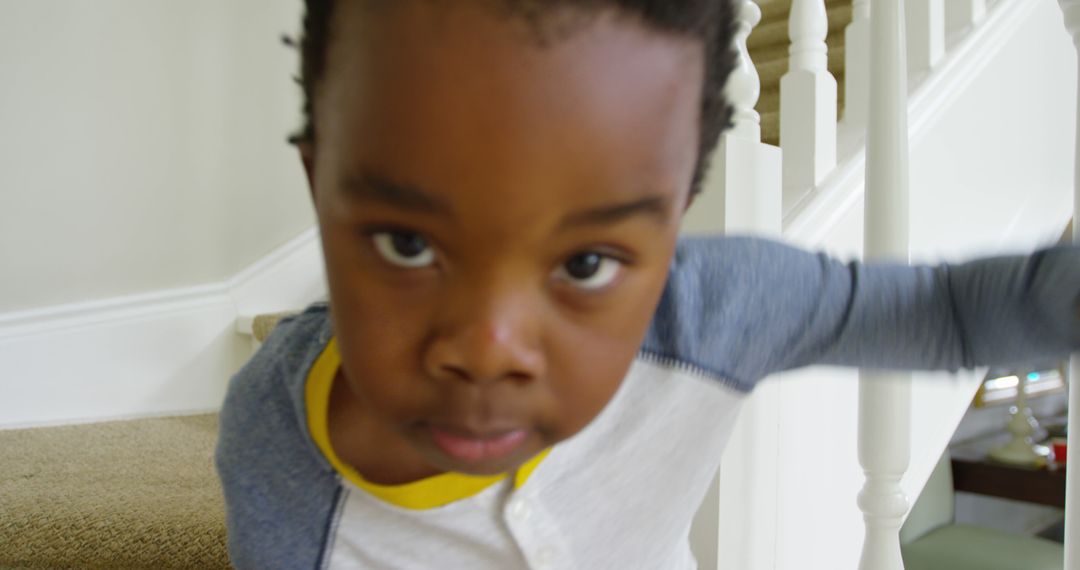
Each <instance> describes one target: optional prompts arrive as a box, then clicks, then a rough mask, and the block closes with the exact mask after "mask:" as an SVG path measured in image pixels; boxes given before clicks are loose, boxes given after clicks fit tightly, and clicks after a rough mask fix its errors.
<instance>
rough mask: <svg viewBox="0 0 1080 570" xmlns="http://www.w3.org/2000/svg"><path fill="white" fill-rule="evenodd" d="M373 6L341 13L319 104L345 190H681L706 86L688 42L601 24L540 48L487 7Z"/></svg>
mask: <svg viewBox="0 0 1080 570" xmlns="http://www.w3.org/2000/svg"><path fill="white" fill-rule="evenodd" d="M370 4H371V3H368V2H347V3H342V4H341V5H340V6H339V10H340V12H339V13H337V14H335V18H334V23H333V26H332V33H331V40H330V43H329V46H328V54H327V55H328V66H327V69H326V74H325V76H324V78H323V84H322V86H321V91H320V96H319V98H318V100H317V102H316V130H317V132H318V141H319V142H318V145H319V149H318V153H319V154H320V155H327V156H320V162H326V163H328V164H326V166H329V167H330V168H329V169H330V170H334V171H337V172H338V173H339V175H340V176H353V177H355V176H357V175H363V174H364V172H357V171H356V170H357V169H358V168H364V169H374V170H376V171H377V172H379V173H380V174H388V175H390V176H391V177H395V175H398V174H401V173H406V174H405V177H406V178H407V180H405V181H406V182H408V183H410V184H415V185H418V186H422V187H429V186H431V185H435V186H439V185H443V184H445V183H446V182H445V181H447V180H452V181H454V182H455V183H461V184H465V183H472V184H473V185H474V186H487V185H492V184H495V185H502V186H505V185H506V184H507V181H509V180H513V181H515V183H516V184H522V185H530V184H532V183H536V185H537V186H542V187H547V188H550V187H551V186H552V185H553V184H560V183H562V182H566V184H562V185H563V186H567V185H569V186H586V185H587V186H592V187H608V188H625V189H626V190H627V191H631V189H632V188H634V191H636V189H637V188H640V187H643V186H649V187H652V188H653V189H654V190H667V191H669V192H674V191H678V190H682V189H684V188H685V189H688V188H689V184H690V180H691V178H692V175H693V167H694V164H695V161H696V151H697V142H698V119H699V112H700V111H699V110H700V96H701V95H700V94H701V84H702V83H701V82H702V80H703V77H702V75H703V69H702V58H703V55H702V53H701V46H700V45H698V44H696V43H695V42H694V41H692V40H689V39H680V38H675V37H672V36H670V35H665V34H662V33H659V32H654V31H652V30H649V29H647V28H645V27H644V26H643V25H642V24H640V23H638V22H637V21H634V20H631V19H629V18H626V17H620V16H619V15H618V14H615V13H607V12H597V13H595V14H592V15H589V16H587V17H586V16H582V20H580V21H579V22H578V23H577V25H575V26H573V27H572V28H571V27H566V28H564V31H565V33H562V34H559V35H558V36H555V37H554V40H553V41H549V42H537V41H536V38H535V36H533V35H530V34H531V32H530V31H529V26H530V24H529V23H528V22H526V21H523V20H521V19H518V18H512V17H507V16H506V14H503V13H499V12H498V11H494V10H492V9H491V8H490V7H489V3H486V2H460V3H458V2H445V3H444V2H429V1H422V0H404V1H401V2H393V3H379V4H381V7H379V8H370V7H369V6H370ZM324 159H325V160H324ZM322 170H327V168H325V167H324V168H322ZM559 177H561V178H563V179H564V180H555V179H556V178H559ZM570 179H573V182H570Z"/></svg>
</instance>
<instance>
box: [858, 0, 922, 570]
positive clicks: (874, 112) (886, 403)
mask: <svg viewBox="0 0 1080 570" xmlns="http://www.w3.org/2000/svg"><path fill="white" fill-rule="evenodd" d="M870 38H871V39H870V41H871V46H870V116H869V124H868V127H867V147H866V208H865V218H864V219H865V228H866V229H865V237H864V239H865V252H864V253H865V255H864V256H865V257H866V258H867V259H876V258H889V259H892V260H896V261H907V260H908V244H909V240H908V230H909V227H908V123H907V109H908V106H907V62H906V57H907V53H906V47H905V41H904V40H905V35H904V3H903V0H873V5H872V7H871V9H870ZM910 455H911V382H910V375H909V374H899V373H885V372H881V371H869V370H864V371H862V372H861V378H860V383H859V462H860V463H861V464H862V466H863V470H864V471H865V472H866V484H865V485H864V487H863V489H862V492H861V493H859V508H861V509H862V511H863V518H864V520H865V521H866V539H865V542H864V543H863V551H862V557H861V559H860V562H859V568H860V570H902V569H903V567H904V563H903V560H902V559H901V556H900V535H899V533H900V526H901V524H902V523H903V519H904V516H905V515H906V514H907V511H908V500H907V497H906V496H905V495H904V492H903V491H902V490H901V488H900V480H901V478H902V477H903V475H904V472H905V471H906V470H907V468H908V462H909V460H910Z"/></svg>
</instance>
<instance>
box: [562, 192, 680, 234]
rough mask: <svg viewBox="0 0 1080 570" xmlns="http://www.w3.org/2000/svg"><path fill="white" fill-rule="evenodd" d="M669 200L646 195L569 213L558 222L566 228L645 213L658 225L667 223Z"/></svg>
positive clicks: (599, 223) (602, 223)
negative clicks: (628, 200) (620, 202)
mask: <svg viewBox="0 0 1080 570" xmlns="http://www.w3.org/2000/svg"><path fill="white" fill-rule="evenodd" d="M670 205H671V200H670V199H669V198H668V197H666V196H646V197H644V198H638V199H636V200H633V201H630V202H624V203H622V204H612V205H609V206H600V207H598V208H592V209H589V210H585V211H583V212H577V213H574V214H570V215H569V216H567V217H566V218H564V219H563V221H562V222H561V223H560V224H559V227H560V228H562V229H566V228H569V227H573V226H589V225H610V224H615V223H618V222H621V221H623V220H625V219H627V218H631V217H634V216H639V215H646V216H649V217H651V218H653V220H654V221H656V222H657V223H658V224H660V225H667V222H668V220H669V218H670V216H668V211H669V210H670Z"/></svg>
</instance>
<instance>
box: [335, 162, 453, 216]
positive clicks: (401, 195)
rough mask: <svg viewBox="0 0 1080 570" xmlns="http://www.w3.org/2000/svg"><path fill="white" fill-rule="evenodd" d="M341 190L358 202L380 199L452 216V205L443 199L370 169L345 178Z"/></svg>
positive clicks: (411, 208) (404, 207)
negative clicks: (372, 171)
mask: <svg viewBox="0 0 1080 570" xmlns="http://www.w3.org/2000/svg"><path fill="white" fill-rule="evenodd" d="M341 191H342V193H344V194H345V196H346V197H347V198H349V199H350V200H353V201H357V202H379V203H381V204H385V205H388V206H394V207H396V208H401V209H403V210H413V211H417V212H424V213H427V214H442V215H450V204H448V203H447V202H446V201H445V200H443V199H442V198H440V197H438V196H432V195H431V194H428V193H427V192H424V191H423V190H421V189H419V188H417V187H415V186H410V185H408V184H401V183H398V182H394V181H392V180H389V179H387V178H383V177H382V176H379V175H377V174H374V173H371V172H364V173H363V174H361V175H360V176H355V177H349V178H346V179H345V180H344V181H343V182H342V183H341Z"/></svg>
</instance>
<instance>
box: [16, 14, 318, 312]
mask: <svg viewBox="0 0 1080 570" xmlns="http://www.w3.org/2000/svg"><path fill="white" fill-rule="evenodd" d="M299 9H300V2H296V1H294V0H273V1H267V0H231V1H229V2H220V1H217V0H192V1H186V2H167V1H163V0H153V1H145V0H100V1H97V2H80V1H74V0H67V1H64V0H37V1H34V2H24V1H19V0H4V1H2V2H0V78H2V79H0V275H2V276H3V277H2V278H0V315H2V314H3V313H5V312H10V311H15V310H25V309H31V308H38V307H48V306H53V305H57V304H62V303H70V302H83V301H88V300H94V299H104V298H110V297H116V296H122V295H130V294H134V293H144V292H151V291H158V290H162V289H170V288H176V287H182V286H189V285H196V284H202V283H208V282H214V281H220V280H223V279H225V278H227V277H230V276H232V275H235V274H236V273H238V272H239V271H240V270H241V269H242V268H244V267H245V266H246V265H248V264H250V263H252V262H254V261H255V260H257V259H258V258H260V257H261V256H263V255H265V254H267V253H269V252H270V251H272V250H273V249H274V248H275V247H277V246H280V245H282V244H283V243H285V242H286V241H288V240H289V239H291V238H293V237H295V236H297V235H298V234H299V233H301V232H302V231H303V230H304V229H305V228H308V227H310V226H311V225H312V224H313V219H314V218H313V216H312V213H311V207H310V205H309V204H308V199H307V193H306V189H305V185H304V180H303V175H302V170H301V169H300V167H299V162H298V160H297V159H296V157H295V154H294V153H293V152H292V150H291V148H290V147H288V146H287V145H286V144H285V143H284V139H285V137H286V135H287V134H288V133H289V132H290V131H291V130H292V129H293V128H295V126H296V125H297V124H298V120H299V106H300V100H299V93H298V90H297V89H296V87H295V86H294V85H293V83H292V80H291V76H292V75H293V74H294V73H295V69H296V59H295V54H294V53H293V52H292V51H291V50H289V49H286V48H285V47H283V46H282V44H281V42H280V40H279V37H280V35H281V34H282V33H283V32H291V31H292V30H294V29H295V28H296V26H297V24H298V21H299Z"/></svg>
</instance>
